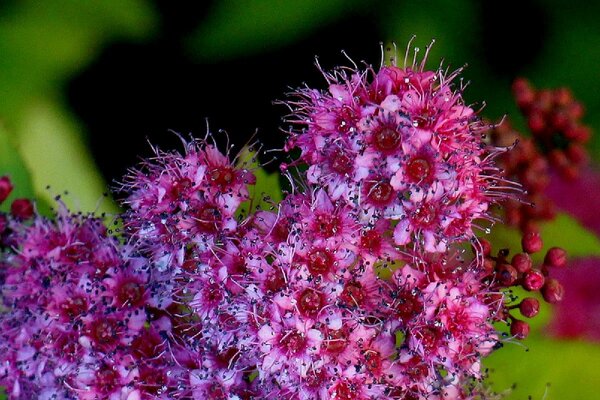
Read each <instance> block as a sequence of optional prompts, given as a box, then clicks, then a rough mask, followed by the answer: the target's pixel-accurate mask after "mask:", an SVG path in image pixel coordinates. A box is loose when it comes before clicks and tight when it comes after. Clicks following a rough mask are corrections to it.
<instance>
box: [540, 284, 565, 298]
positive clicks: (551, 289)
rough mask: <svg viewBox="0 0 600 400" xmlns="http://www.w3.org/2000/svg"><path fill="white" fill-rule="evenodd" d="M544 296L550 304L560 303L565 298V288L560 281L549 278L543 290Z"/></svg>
mask: <svg viewBox="0 0 600 400" xmlns="http://www.w3.org/2000/svg"><path fill="white" fill-rule="evenodd" d="M542 296H544V300H546V301H547V302H548V303H551V304H555V303H558V302H560V301H562V299H563V297H565V288H564V287H563V285H561V283H560V282H559V281H558V280H556V279H553V278H548V279H547V280H546V283H545V284H544V287H543V288H542Z"/></svg>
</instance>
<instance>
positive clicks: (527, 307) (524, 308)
mask: <svg viewBox="0 0 600 400" xmlns="http://www.w3.org/2000/svg"><path fill="white" fill-rule="evenodd" d="M519 311H521V314H523V316H524V317H526V318H533V317H535V316H536V315H538V313H539V312H540V302H539V301H538V300H537V299H534V298H533V297H527V298H525V299H523V301H521V304H519Z"/></svg>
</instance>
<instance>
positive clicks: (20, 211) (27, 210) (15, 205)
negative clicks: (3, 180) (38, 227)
mask: <svg viewBox="0 0 600 400" xmlns="http://www.w3.org/2000/svg"><path fill="white" fill-rule="evenodd" d="M10 213H11V214H12V215H14V216H15V217H17V218H22V219H29V218H31V217H32V216H33V204H32V203H31V201H29V199H16V200H15V201H13V202H12V204H11V205H10Z"/></svg>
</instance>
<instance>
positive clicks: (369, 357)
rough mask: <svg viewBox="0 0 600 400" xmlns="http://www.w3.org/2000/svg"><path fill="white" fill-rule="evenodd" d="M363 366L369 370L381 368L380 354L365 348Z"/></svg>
mask: <svg viewBox="0 0 600 400" xmlns="http://www.w3.org/2000/svg"><path fill="white" fill-rule="evenodd" d="M365 366H366V367H367V369H368V370H369V371H371V372H376V371H379V370H381V354H379V352H378V351H375V350H367V351H366V352H365Z"/></svg>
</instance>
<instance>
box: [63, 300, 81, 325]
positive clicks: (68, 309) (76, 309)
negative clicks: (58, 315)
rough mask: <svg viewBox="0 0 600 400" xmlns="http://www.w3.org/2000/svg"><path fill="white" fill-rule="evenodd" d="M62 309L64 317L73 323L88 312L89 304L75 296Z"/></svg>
mask: <svg viewBox="0 0 600 400" xmlns="http://www.w3.org/2000/svg"><path fill="white" fill-rule="evenodd" d="M60 309H61V311H62V312H63V315H64V316H65V317H67V319H69V320H71V321H72V320H73V319H75V318H76V317H78V316H80V315H81V314H83V313H84V312H85V311H86V310H87V302H86V301H85V299H84V298H83V297H81V296H75V297H72V298H70V299H68V300H67V301H66V302H64V303H62V304H61V305H60Z"/></svg>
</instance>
